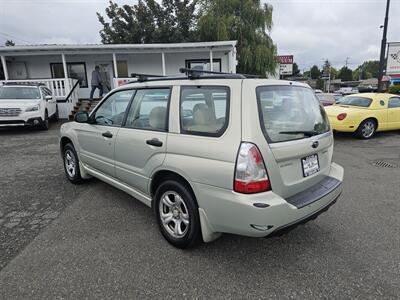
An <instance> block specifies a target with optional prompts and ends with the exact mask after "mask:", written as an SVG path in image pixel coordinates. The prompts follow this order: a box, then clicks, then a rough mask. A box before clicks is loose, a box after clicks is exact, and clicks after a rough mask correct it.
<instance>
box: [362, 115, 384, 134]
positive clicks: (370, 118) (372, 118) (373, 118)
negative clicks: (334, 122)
mask: <svg viewBox="0 0 400 300" xmlns="http://www.w3.org/2000/svg"><path fill="white" fill-rule="evenodd" d="M367 120H372V121H374V122H375V124H376V129H375V131H377V130H378V128H379V121H378V119H377V118H375V117H368V118H365V119H364V120H362V121H361V122H360V124H359V125H358V127H360V126H361V124H362V123H363V122H365V121H367Z"/></svg>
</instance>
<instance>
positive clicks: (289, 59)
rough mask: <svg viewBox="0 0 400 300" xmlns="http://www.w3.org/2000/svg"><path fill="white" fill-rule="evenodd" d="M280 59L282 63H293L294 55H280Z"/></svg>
mask: <svg viewBox="0 0 400 300" xmlns="http://www.w3.org/2000/svg"><path fill="white" fill-rule="evenodd" d="M278 61H279V63H280V64H288V65H290V64H293V55H279V56H278Z"/></svg>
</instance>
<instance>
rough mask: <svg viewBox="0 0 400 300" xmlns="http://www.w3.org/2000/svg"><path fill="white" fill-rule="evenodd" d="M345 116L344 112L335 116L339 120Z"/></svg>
mask: <svg viewBox="0 0 400 300" xmlns="http://www.w3.org/2000/svg"><path fill="white" fill-rule="evenodd" d="M346 117H347V114H346V113H341V114H338V116H337V117H336V118H337V119H338V120H339V121H343V120H344V119H345V118H346Z"/></svg>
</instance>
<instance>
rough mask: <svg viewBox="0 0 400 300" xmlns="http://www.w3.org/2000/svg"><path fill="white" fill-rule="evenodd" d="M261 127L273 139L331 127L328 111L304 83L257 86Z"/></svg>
mask: <svg viewBox="0 0 400 300" xmlns="http://www.w3.org/2000/svg"><path fill="white" fill-rule="evenodd" d="M257 102H258V109H259V115H260V123H261V127H262V129H263V131H264V134H265V135H266V138H267V140H268V141H269V142H271V143H276V142H285V141H290V140H296V139H302V138H306V137H310V136H314V135H318V134H322V133H325V132H328V131H329V129H330V128H329V122H328V119H327V117H326V113H325V111H324V109H323V108H322V106H321V105H320V104H319V101H318V99H317V98H316V97H315V94H314V92H313V91H312V90H311V89H309V88H305V87H296V86H261V87H258V88H257Z"/></svg>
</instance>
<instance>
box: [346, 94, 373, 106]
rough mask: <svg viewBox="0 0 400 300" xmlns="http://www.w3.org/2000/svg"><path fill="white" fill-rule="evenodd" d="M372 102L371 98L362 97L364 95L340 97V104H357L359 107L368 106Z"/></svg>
mask: <svg viewBox="0 0 400 300" xmlns="http://www.w3.org/2000/svg"><path fill="white" fill-rule="evenodd" d="M371 103H372V99H370V98H364V97H354V96H351V97H344V98H342V99H340V104H341V105H351V106H359V107H369V106H370V105H371Z"/></svg>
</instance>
